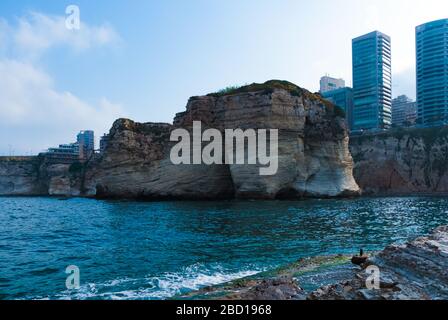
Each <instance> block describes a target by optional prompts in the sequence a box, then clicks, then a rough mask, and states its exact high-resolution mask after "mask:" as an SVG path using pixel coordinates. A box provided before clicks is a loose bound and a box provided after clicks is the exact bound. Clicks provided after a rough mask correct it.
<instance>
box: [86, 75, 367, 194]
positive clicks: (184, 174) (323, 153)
mask: <svg viewBox="0 0 448 320" xmlns="http://www.w3.org/2000/svg"><path fill="white" fill-rule="evenodd" d="M340 115H341V114H340V111H339V109H338V108H336V107H334V106H333V105H332V104H330V103H328V102H326V101H325V100H322V99H321V98H320V97H319V96H317V95H314V94H311V93H310V92H308V91H306V90H303V89H301V88H299V87H297V86H295V85H293V84H290V83H288V82H280V81H271V82H268V83H265V84H254V85H250V86H246V87H243V88H240V89H238V90H234V91H231V92H226V93H218V94H212V95H208V96H202V97H193V98H191V99H190V100H189V102H188V104H187V110H186V111H185V112H183V113H179V114H178V115H177V116H176V117H175V120H174V123H173V125H169V124H154V123H145V124H139V123H135V122H132V121H130V120H126V119H120V120H118V121H117V122H116V123H115V124H114V126H113V128H112V130H111V132H110V140H109V141H110V142H109V144H108V147H107V149H106V152H105V154H104V155H103V157H102V159H101V160H99V161H98V162H97V163H92V164H90V165H89V168H88V170H87V175H86V184H85V189H86V191H87V193H88V194H91V195H97V196H100V197H101V196H103V197H142V198H148V199H151V198H154V199H158V198H179V199H184V198H185V199H216V198H233V197H236V198H265V199H272V198H284V197H288V198H301V197H338V196H349V195H357V194H358V192H359V188H358V186H357V184H356V182H355V180H354V179H353V175H352V169H353V161H352V158H351V155H350V152H349V148H348V142H349V139H348V135H347V130H346V127H345V122H344V119H343V118H342V117H341V116H340ZM193 121H201V123H202V130H205V129H207V128H215V129H218V130H220V131H221V132H223V131H224V129H243V130H246V129H255V130H258V129H278V130H279V139H278V172H277V174H275V175H272V176H260V174H259V166H258V165H211V166H209V165H174V164H172V162H171V160H170V157H169V156H170V150H171V147H172V146H173V145H174V143H172V142H170V141H169V139H170V133H171V131H172V130H174V129H176V128H184V129H187V130H190V131H191V128H192V125H193ZM268 136H269V135H268ZM205 145H206V143H205V144H203V146H205ZM268 146H269V143H268Z"/></svg>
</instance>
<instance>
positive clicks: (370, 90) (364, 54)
mask: <svg viewBox="0 0 448 320" xmlns="http://www.w3.org/2000/svg"><path fill="white" fill-rule="evenodd" d="M352 51H353V97H354V105H353V130H354V131H359V130H383V129H388V128H390V126H391V123H392V114H391V104H392V70H391V39H390V37H389V36H387V35H385V34H383V33H381V32H379V31H374V32H371V33H368V34H366V35H363V36H361V37H358V38H355V39H353V40H352Z"/></svg>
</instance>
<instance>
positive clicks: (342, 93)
mask: <svg viewBox="0 0 448 320" xmlns="http://www.w3.org/2000/svg"><path fill="white" fill-rule="evenodd" d="M322 97H324V98H325V99H327V100H329V101H330V102H332V103H333V104H335V105H337V106H338V107H340V108H342V109H344V111H345V119H346V122H347V127H348V128H349V129H350V130H352V128H353V89H352V88H349V87H345V88H339V89H336V90H332V91H327V92H325V93H323V94H322Z"/></svg>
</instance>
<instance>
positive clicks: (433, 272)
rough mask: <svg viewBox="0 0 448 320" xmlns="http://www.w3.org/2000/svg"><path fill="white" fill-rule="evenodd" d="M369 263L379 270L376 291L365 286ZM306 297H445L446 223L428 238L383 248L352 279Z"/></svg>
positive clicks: (447, 296)
mask: <svg viewBox="0 0 448 320" xmlns="http://www.w3.org/2000/svg"><path fill="white" fill-rule="evenodd" d="M369 266H377V267H378V268H379V270H380V289H379V290H370V289H367V286H366V281H367V277H368V276H369V275H370V274H367V272H366V268H367V267H369ZM308 299H312V300H313V299H317V300H339V299H343V300H345V299H348V300H384V299H385V300H430V299H431V300H439V299H448V226H443V227H439V228H437V229H436V230H435V231H434V232H433V233H432V234H431V235H430V236H429V237H421V238H417V239H415V240H413V241H410V242H408V243H406V244H404V245H391V246H389V247H387V248H386V249H385V250H383V251H382V252H380V253H379V254H378V255H376V256H374V257H373V258H371V259H370V260H369V261H368V262H367V263H366V264H365V265H363V270H362V271H360V272H358V273H356V274H355V276H354V277H353V279H351V280H348V281H345V282H342V283H339V284H335V285H330V286H326V287H323V288H320V289H318V290H316V291H315V292H313V293H311V294H310V295H309V297H308Z"/></svg>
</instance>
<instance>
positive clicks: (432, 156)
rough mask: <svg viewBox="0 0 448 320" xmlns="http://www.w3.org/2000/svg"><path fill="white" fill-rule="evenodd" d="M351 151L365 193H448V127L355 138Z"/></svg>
mask: <svg viewBox="0 0 448 320" xmlns="http://www.w3.org/2000/svg"><path fill="white" fill-rule="evenodd" d="M350 149H351V153H352V156H353V158H354V161H355V169H354V175H355V179H356V181H357V182H358V184H359V186H360V187H361V188H362V189H363V192H364V193H367V194H375V195H415V194H447V193H448V127H440V128H428V129H395V130H392V131H389V132H386V133H381V134H374V135H366V136H358V137H351V142H350Z"/></svg>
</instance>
